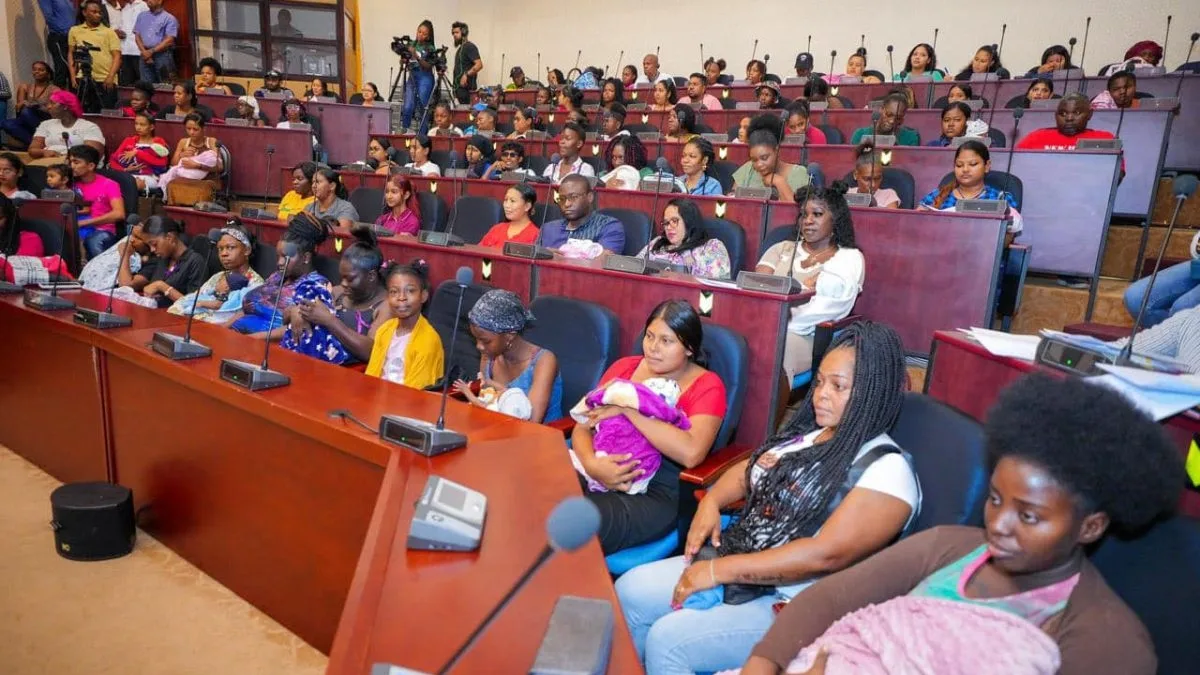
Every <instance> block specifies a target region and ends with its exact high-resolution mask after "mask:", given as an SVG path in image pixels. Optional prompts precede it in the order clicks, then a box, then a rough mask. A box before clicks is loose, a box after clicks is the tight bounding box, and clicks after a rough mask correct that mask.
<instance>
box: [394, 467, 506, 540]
mask: <svg viewBox="0 0 1200 675" xmlns="http://www.w3.org/2000/svg"><path fill="white" fill-rule="evenodd" d="M486 518H487V497H485V496H483V493H481V492H477V491H475V490H472V489H471V488H469V487H466V486H464V485H459V484H458V483H454V482H451V481H448V480H446V479H445V478H442V477H441V476H430V477H429V479H428V480H427V481H425V489H424V491H422V493H421V498H420V499H418V500H417V504H416V510H415V511H414V513H413V517H412V523H411V524H410V526H409V530H408V542H407V545H408V548H410V549H415V550H418V551H474V550H476V549H478V548H479V540H480V539H482V538H483V525H484V521H485V520H486Z"/></svg>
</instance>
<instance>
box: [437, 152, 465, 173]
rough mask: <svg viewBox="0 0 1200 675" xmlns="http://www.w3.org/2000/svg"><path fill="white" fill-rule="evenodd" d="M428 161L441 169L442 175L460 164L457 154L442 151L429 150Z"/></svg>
mask: <svg viewBox="0 0 1200 675" xmlns="http://www.w3.org/2000/svg"><path fill="white" fill-rule="evenodd" d="M429 161H431V162H433V163H434V164H437V165H438V166H439V167H440V168H441V169H442V174H445V173H446V169H450V168H453V167H454V166H455V165H457V164H459V163H460V162H461V160H459V158H458V153H457V152H454V151H453V150H442V149H437V150H430V151H429Z"/></svg>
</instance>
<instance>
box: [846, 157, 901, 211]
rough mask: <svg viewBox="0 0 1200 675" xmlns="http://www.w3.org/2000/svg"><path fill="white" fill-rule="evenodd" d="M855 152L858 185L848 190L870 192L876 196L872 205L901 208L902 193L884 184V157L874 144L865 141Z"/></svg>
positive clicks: (856, 181) (852, 192)
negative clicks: (876, 150)
mask: <svg viewBox="0 0 1200 675" xmlns="http://www.w3.org/2000/svg"><path fill="white" fill-rule="evenodd" d="M855 152H856V153H857V158H856V159H855V160H854V182H855V183H856V185H855V186H854V187H852V188H850V189H849V190H847V191H846V192H848V193H851V194H854V193H862V194H870V195H872V196H873V197H874V201H873V202H872V203H871V206H877V207H879V208H883V209H898V208H900V195H899V194H897V192H896V191H895V190H893V189H892V188H885V187H882V185H883V158H882V157H880V156H879V153H878V152H875V148H874V146H872V145H871V144H870V143H864V144H862V145H861V146H859V147H858V148H857V149H856V150H855Z"/></svg>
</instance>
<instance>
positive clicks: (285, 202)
mask: <svg viewBox="0 0 1200 675" xmlns="http://www.w3.org/2000/svg"><path fill="white" fill-rule="evenodd" d="M316 173H317V165H316V164H314V163H312V162H301V163H299V164H297V165H296V168H294V169H292V189H291V191H289V192H288V193H287V194H285V195H284V196H283V199H282V200H280V202H279V214H278V215H277V216H276V217H277V218H278V219H279V220H282V221H284V222H287V221H288V220H289V219H291V217H292V216H294V215H296V214H297V213H300V212H302V211H304V209H305V208H306V207H307V206H308V205H309V204H311V203H312V202H313V199H315V197H313V191H312V179H313V175H314V174H316Z"/></svg>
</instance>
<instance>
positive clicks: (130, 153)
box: [121, 148, 137, 162]
mask: <svg viewBox="0 0 1200 675" xmlns="http://www.w3.org/2000/svg"><path fill="white" fill-rule="evenodd" d="M136 158H137V149H135V148H130V149H129V150H126V151H125V154H123V155H121V161H123V162H132V161H133V160H134V159H136Z"/></svg>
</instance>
